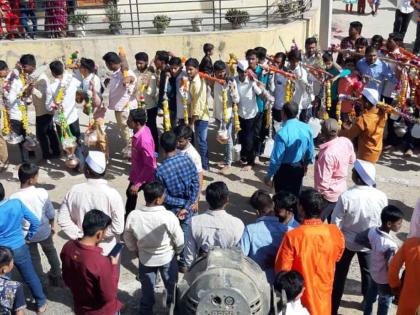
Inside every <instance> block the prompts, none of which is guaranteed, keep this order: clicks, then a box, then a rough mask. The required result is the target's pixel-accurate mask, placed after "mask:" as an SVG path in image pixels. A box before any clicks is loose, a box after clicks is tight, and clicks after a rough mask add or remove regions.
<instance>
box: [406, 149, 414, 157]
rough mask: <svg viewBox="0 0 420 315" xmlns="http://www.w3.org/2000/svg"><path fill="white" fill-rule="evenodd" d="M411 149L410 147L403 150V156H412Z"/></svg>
mask: <svg viewBox="0 0 420 315" xmlns="http://www.w3.org/2000/svg"><path fill="white" fill-rule="evenodd" d="M413 154H414V153H413V150H411V149H408V150H406V151H405V152H404V157H407V158H408V157H412V156H413Z"/></svg>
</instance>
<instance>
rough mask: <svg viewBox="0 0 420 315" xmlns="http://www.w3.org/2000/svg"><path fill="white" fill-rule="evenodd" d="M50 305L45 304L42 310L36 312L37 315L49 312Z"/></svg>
mask: <svg viewBox="0 0 420 315" xmlns="http://www.w3.org/2000/svg"><path fill="white" fill-rule="evenodd" d="M47 308H48V305H47V303H45V304H44V305H42V306H41V307H40V308H38V310H37V311H36V313H37V314H42V313H45V311H46V310H47Z"/></svg>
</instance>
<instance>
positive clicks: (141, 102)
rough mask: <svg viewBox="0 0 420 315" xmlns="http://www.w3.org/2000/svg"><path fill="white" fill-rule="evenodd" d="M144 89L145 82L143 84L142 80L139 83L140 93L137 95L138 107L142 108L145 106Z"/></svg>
mask: <svg viewBox="0 0 420 315" xmlns="http://www.w3.org/2000/svg"><path fill="white" fill-rule="evenodd" d="M145 90H146V84H144V82H142V83H141V85H140V94H139V97H138V102H137V103H138V108H144V107H145V106H146V104H145V102H144V91H145Z"/></svg>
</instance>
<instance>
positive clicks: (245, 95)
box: [235, 60, 262, 171]
mask: <svg viewBox="0 0 420 315" xmlns="http://www.w3.org/2000/svg"><path fill="white" fill-rule="evenodd" d="M248 66H249V64H248V61H246V60H239V61H238V66H237V72H238V76H237V77H235V81H236V85H237V87H238V95H239V104H238V114H239V122H240V126H241V131H240V132H239V142H240V143H241V160H240V163H241V164H242V165H243V170H244V171H248V170H250V169H251V168H252V167H253V166H254V164H255V144H254V143H255V136H254V135H255V127H254V126H255V122H256V119H257V114H258V105H257V95H260V94H261V93H262V89H261V88H260V87H258V85H257V83H256V82H255V81H254V80H252V79H250V78H249V76H248V75H247V71H248Z"/></svg>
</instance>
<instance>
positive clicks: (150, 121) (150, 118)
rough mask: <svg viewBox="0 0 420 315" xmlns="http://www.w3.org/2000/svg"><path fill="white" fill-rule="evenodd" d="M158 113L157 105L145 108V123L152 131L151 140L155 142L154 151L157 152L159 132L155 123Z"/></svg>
mask: <svg viewBox="0 0 420 315" xmlns="http://www.w3.org/2000/svg"><path fill="white" fill-rule="evenodd" d="M157 113H158V107H153V108H150V109H148V110H147V122H146V125H147V127H149V129H150V132H151V133H152V137H153V141H154V142H155V152H159V132H158V127H157V124H156V117H157Z"/></svg>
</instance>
